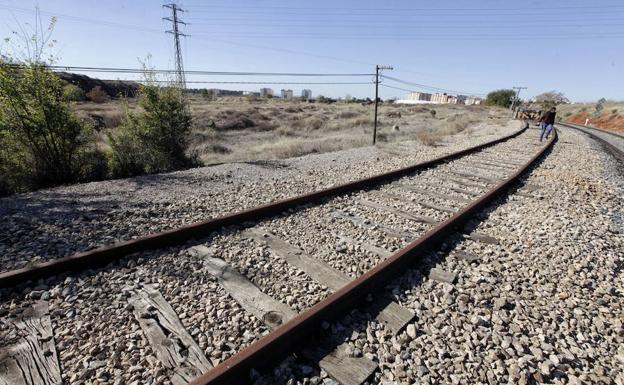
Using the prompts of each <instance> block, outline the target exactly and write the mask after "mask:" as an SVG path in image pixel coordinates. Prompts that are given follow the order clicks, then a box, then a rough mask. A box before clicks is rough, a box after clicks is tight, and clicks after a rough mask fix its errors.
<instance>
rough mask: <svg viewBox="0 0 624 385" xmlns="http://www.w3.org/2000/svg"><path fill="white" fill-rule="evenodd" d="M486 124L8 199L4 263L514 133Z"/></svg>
mask: <svg viewBox="0 0 624 385" xmlns="http://www.w3.org/2000/svg"><path fill="white" fill-rule="evenodd" d="M518 128H519V122H510V123H509V124H507V125H506V126H497V125H488V124H479V125H478V126H475V127H474V128H473V129H471V132H470V133H460V134H457V135H453V136H449V137H448V138H447V139H446V140H445V141H444V142H442V143H441V144H440V145H439V146H437V147H427V146H423V145H421V144H420V143H419V142H417V141H406V142H401V143H400V144H396V145H388V144H385V145H380V146H378V147H361V148H355V149H351V150H346V151H339V152H333V153H324V154H318V155H307V156H303V157H298V158H291V159H285V160H266V161H256V162H242V163H228V164H222V165H218V166H213V167H203V168H197V169H192V170H186V171H181V172H174V173H169V174H159V175H150V176H143V177H137V178H130V179H122V180H114V181H103V182H93V183H87V184H81V185H73V186H68V187H59V188H54V189H49V190H41V191H37V192H32V193H26V194H19V195H15V196H11V197H7V198H2V199H0V216H1V217H2V218H3V220H2V221H1V223H0V234H1V235H0V266H1V267H0V271H7V270H12V269H15V268H19V267H23V266H25V265H28V264H29V263H34V262H38V261H42V260H48V259H52V258H57V257H63V256H67V255H70V254H72V253H75V252H78V251H83V250H87V249H89V248H93V247H96V246H99V245H102V244H110V243H113V242H115V241H119V240H127V239H132V238H136V237H137V236H140V235H144V234H148V233H154V232H159V231H163V230H166V229H171V228H175V227H177V226H180V225H183V224H188V223H192V222H196V221H200V220H206V219H209V218H212V217H215V216H219V215H223V214H227V213H230V212H234V211H239V210H242V209H245V208H249V207H253V206H256V205H259V204H262V203H267V202H271V201H274V200H278V199H283V198H287V197H291V196H294V195H298V194H302V193H305V192H309V191H312V190H317V189H321V188H326V187H330V186H332V185H335V184H339V183H345V182H348V181H352V180H355V179H359V178H363V177H366V176H371V175H374V174H377V173H380V172H382V171H389V170H393V169H396V168H399V167H404V166H407V165H410V164H413V163H416V162H419V161H423V160H427V159H431V158H433V157H436V156H440V155H443V154H447V153H451V152H454V151H457V150H459V149H463V148H467V147H470V146H474V145H477V144H480V143H483V142H486V141H489V140H492V139H494V138H497V137H500V136H503V135H506V134H509V133H511V132H513V131H515V130H517V129H518Z"/></svg>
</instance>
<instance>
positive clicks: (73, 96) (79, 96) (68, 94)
mask: <svg viewBox="0 0 624 385" xmlns="http://www.w3.org/2000/svg"><path fill="white" fill-rule="evenodd" d="M63 95H64V96H65V99H67V100H69V101H70V102H82V101H84V100H86V99H87V96H86V95H85V92H84V91H83V90H82V88H80V87H78V86H77V85H75V84H65V85H64V86H63Z"/></svg>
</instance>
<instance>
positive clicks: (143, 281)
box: [0, 131, 556, 385]
mask: <svg viewBox="0 0 624 385" xmlns="http://www.w3.org/2000/svg"><path fill="white" fill-rule="evenodd" d="M554 135H556V134H554ZM554 140H555V137H554V136H553V138H551V140H550V141H549V142H548V143H539V142H537V140H536V139H535V135H533V134H531V133H529V132H527V131H523V132H520V133H519V134H517V135H515V136H513V137H511V138H508V139H507V140H504V141H501V142H500V143H496V144H492V145H491V146H484V147H483V148H480V149H477V150H473V151H466V152H464V153H462V154H460V155H457V156H452V157H449V158H448V159H445V160H443V161H440V162H437V163H435V164H431V165H430V166H428V167H422V168H417V169H414V170H412V171H409V172H404V173H401V174H397V175H394V176H392V177H391V178H379V179H378V180H374V179H373V180H372V181H371V183H369V184H368V185H367V184H366V183H362V184H361V185H360V186H356V187H355V188H352V189H350V190H349V189H344V191H341V190H340V189H338V190H337V191H335V192H334V193H332V194H324V195H323V194H321V195H319V196H316V197H314V196H313V197H314V199H313V200H312V203H311V204H310V203H308V202H307V201H306V200H305V199H300V200H297V199H295V201H293V202H292V204H288V205H283V206H282V207H278V208H277V209H275V208H274V209H272V210H269V209H260V211H257V212H254V211H253V210H251V212H252V213H253V214H247V215H239V216H234V217H232V218H231V219H229V220H224V221H222V223H220V224H219V226H215V227H214V228H202V231H203V232H206V231H208V232H209V231H213V232H212V233H209V234H204V235H203V237H200V235H201V234H202V232H200V231H199V230H194V228H193V227H192V226H191V227H187V230H186V231H187V233H184V234H183V235H182V236H178V235H179V234H178V235H176V234H175V233H169V234H170V235H167V234H165V235H164V238H161V239H159V238H157V237H156V236H153V237H151V238H147V240H146V241H145V242H147V243H146V244H144V245H146V247H144V248H141V247H136V243H135V244H133V243H132V242H130V243H127V244H126V245H128V244H129V245H130V246H126V248H125V249H124V246H123V245H121V246H120V247H119V248H117V249H116V248H115V246H112V247H109V248H108V249H99V252H100V253H101V254H100V257H99V258H101V260H100V261H99V262H100V264H102V263H105V262H108V261H111V260H115V259H120V261H121V262H120V263H119V264H118V265H112V266H110V267H108V268H105V269H103V270H100V271H96V272H83V273H80V274H78V276H72V275H69V276H67V277H66V278H65V279H64V280H63V281H62V284H57V283H55V281H54V280H55V278H50V279H47V278H49V277H51V276H53V275H55V274H58V273H63V272H64V271H70V270H77V269H78V268H89V267H90V265H89V261H88V260H87V259H84V258H86V257H92V258H94V259H95V260H96V262H97V258H98V251H97V250H96V251H92V252H90V253H91V254H79V255H78V256H77V257H75V258H68V259H66V260H64V262H61V263H60V264H58V265H55V263H56V262H54V261H52V262H48V263H47V264H42V265H39V266H38V267H39V268H41V270H36V269H37V266H35V267H31V268H26V269H22V270H20V271H16V272H8V273H3V274H2V275H0V280H4V281H3V282H2V283H3V286H11V285H15V284H17V283H19V282H23V281H24V280H26V279H29V278H32V279H36V278H41V279H42V280H40V281H39V282H38V283H32V284H31V286H32V287H33V289H34V290H30V289H27V290H26V292H27V295H25V296H24V294H23V293H22V292H21V291H20V290H19V289H17V290H15V291H13V292H10V294H9V295H10V296H11V301H12V302H13V304H14V305H13V306H14V307H15V308H19V309H21V310H20V311H17V312H16V314H19V315H18V316H17V317H13V318H11V322H10V323H9V325H8V327H9V331H10V332H9V333H8V334H7V335H8V336H9V337H10V338H8V339H9V340H8V342H7V341H5V342H6V343H8V346H11V347H12V349H13V350H12V356H11V357H12V358H11V357H9V358H11V359H8V360H7V359H5V360H4V361H3V365H5V368H8V369H6V373H10V374H14V375H16V376H19V373H20V371H21V373H24V368H22V367H21V366H20V365H19V364H18V363H17V361H18V359H17V358H19V357H30V358H29V360H30V361H29V362H31V363H30V370H31V373H30V375H33V376H41V377H45V378H46V379H47V380H49V381H48V382H46V383H58V381H56V380H60V379H63V380H64V381H65V382H76V381H79V380H80V379H81V378H85V379H86V378H92V377H95V378H99V379H101V380H102V381H101V382H111V383H113V382H114V379H118V380H119V381H123V382H127V383H132V382H133V381H138V383H172V384H185V383H188V382H189V381H192V383H194V384H232V383H244V382H246V381H247V380H249V375H250V373H252V374H253V373H254V370H255V369H256V368H262V367H264V366H265V365H269V364H275V363H276V362H279V361H278V360H279V359H281V358H283V357H284V356H285V355H287V354H289V353H291V352H293V351H297V350H299V348H301V347H302V346H304V345H305V342H306V340H307V339H308V338H309V337H310V336H311V335H315V332H314V330H316V329H318V328H319V327H322V326H323V325H324V321H325V320H328V319H333V318H336V317H344V316H345V315H349V314H350V309H351V308H353V307H356V308H360V309H363V310H362V312H364V313H370V314H371V316H372V317H374V318H376V319H377V320H378V321H379V322H381V323H383V324H384V325H386V327H387V328H388V329H390V330H391V331H392V332H394V333H398V332H399V331H400V330H401V329H402V328H404V327H405V325H406V324H407V323H408V322H409V321H410V320H411V319H412V318H413V316H414V314H413V313H412V312H411V311H410V310H408V309H406V308H403V307H402V306H401V305H400V304H399V303H397V302H395V301H394V299H393V298H392V296H391V295H389V294H382V293H383V292H384V290H383V287H384V286H385V284H386V283H387V282H388V281H389V280H391V279H393V277H396V275H397V273H400V272H401V271H402V270H403V269H405V268H406V267H407V266H409V265H411V264H413V263H416V262H417V261H418V258H419V256H420V255H422V253H424V252H425V251H426V250H428V249H430V248H431V247H433V246H434V245H436V244H439V243H442V242H444V241H445V240H449V239H452V237H457V236H460V237H465V238H470V239H472V240H474V241H475V242H482V243H486V244H487V243H495V242H497V240H496V239H495V238H494V237H492V236H490V235H489V234H487V233H478V232H473V231H470V230H465V229H464V228H463V227H461V225H463V224H464V223H465V222H466V221H467V220H468V219H470V218H471V216H472V215H474V214H475V213H476V212H477V211H478V210H480V209H482V208H483V207H484V206H485V205H486V204H488V203H489V202H491V201H492V200H493V199H494V198H496V197H498V196H499V194H501V193H503V192H504V191H505V190H506V189H507V188H509V187H510V185H511V184H512V183H514V182H515V180H516V179H517V177H518V176H519V175H520V174H521V173H522V172H524V170H525V169H526V168H528V167H530V166H531V165H532V164H533V163H534V162H535V161H536V160H538V159H539V158H540V157H541V156H542V155H543V154H544V152H545V151H547V149H548V148H549V147H550V146H551V145H552V144H553V143H554ZM385 179H391V180H388V181H387V180H385ZM521 193H522V192H521ZM263 210H264V211H263ZM276 211H277V213H276ZM279 211H281V212H279ZM458 226H460V227H458ZM194 237H195V238H198V241H193V242H192V243H193V244H192V245H189V244H184V241H186V240H189V239H192V238H194ZM449 237H450V238H449ZM174 241H175V242H179V243H180V244H181V245H179V246H173V247H169V248H165V249H163V250H152V251H145V249H147V248H151V249H153V248H156V247H158V246H172V244H173V243H175V242H174ZM133 245H134V246H133ZM139 246H140V244H139ZM133 252H140V254H138V255H134V256H131V257H128V258H120V257H122V256H124V255H127V254H129V253H133ZM85 256H86V257H85ZM463 257H464V258H467V259H470V258H472V256H471V255H470V254H468V253H466V254H465V255H464V256H463ZM81 258H83V259H81ZM72 264H76V265H72ZM78 264H82V265H78ZM96 265H97V264H94V266H96ZM188 266H193V268H192V269H191V270H189V268H188ZM431 274H433V275H435V276H436V277H437V279H439V280H443V281H444V280H447V281H452V280H453V279H454V278H453V275H452V274H451V273H449V272H446V271H437V270H435V269H434V270H432V272H431ZM367 299H368V302H367V301H366V300H367ZM33 325H34V326H33ZM33 328H34V329H33ZM33 330H36V331H37V333H39V334H37V335H35V334H33V333H35V332H34V331H33ZM41 335H45V336H46V337H45V338H41ZM68 336H69V338H68ZM55 337H57V338H55ZM58 337H62V338H58ZM57 340H61V341H62V342H56V341H57ZM310 345H311V346H310V347H309V348H310V349H311V350H307V351H305V352H304V354H306V355H309V356H310V360H312V361H317V362H319V363H320V366H321V368H323V369H324V370H325V371H326V372H327V373H328V374H329V375H330V376H331V377H333V378H334V379H336V380H337V381H338V382H340V383H341V384H342V385H351V384H356V385H357V384H360V383H362V382H363V381H365V380H366V378H368V377H369V376H370V375H371V374H372V372H374V371H375V370H377V369H378V368H377V365H376V364H375V362H374V361H372V360H371V359H370V358H368V357H365V356H360V357H354V356H352V355H349V354H347V353H345V351H344V349H345V347H344V346H343V345H342V344H341V343H340V341H335V340H334V341H327V340H323V341H321V343H319V344H310ZM120 347H121V348H120ZM244 347H246V348H244ZM242 348H244V349H243V350H241V349H242ZM20 349H21V350H20ZM80 352H82V353H84V352H88V354H89V355H90V356H91V357H93V358H94V359H93V360H90V361H89V362H84V361H82V360H80V359H79V357H81V356H83V355H82V354H79V353H80ZM146 352H147V353H149V354H145V353H146ZM145 357H149V359H148V358H145ZM146 360H147V361H146ZM150 360H152V361H154V362H149V361H150ZM59 363H60V365H59ZM146 367H152V368H156V369H155V370H152V371H149V372H148V371H146V370H145V368H146ZM66 372H67V373H70V372H71V373H73V374H72V376H71V377H70V376H68V375H67V374H66ZM202 373H204V374H203V375H202ZM200 375H201V376H200ZM1 376H2V374H0V383H2V380H3V379H4V378H3V377H1ZM23 376H24V377H25V376H26V374H24V375H23ZM123 382H120V383H123ZM26 383H29V382H28V381H26Z"/></svg>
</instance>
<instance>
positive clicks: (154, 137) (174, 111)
mask: <svg viewBox="0 0 624 385" xmlns="http://www.w3.org/2000/svg"><path fill="white" fill-rule="evenodd" d="M139 106H140V108H141V110H140V112H136V113H133V112H130V111H129V110H128V109H126V115H125V117H124V120H123V122H122V124H121V126H120V127H119V129H118V130H116V132H115V133H114V134H112V135H110V136H109V139H110V144H111V148H112V150H113V151H112V154H111V171H112V174H113V176H114V177H127V176H133V175H140V174H145V173H156V172H164V171H171V170H179V169H182V168H188V167H192V166H194V165H196V164H197V160H196V158H195V157H190V156H188V155H187V153H186V151H187V146H188V142H187V140H188V135H189V133H190V130H191V114H190V112H189V109H188V107H187V105H186V101H185V100H184V98H183V95H182V91H181V90H180V89H179V88H177V87H161V86H159V85H156V84H151V83H150V84H148V85H144V86H141V89H140V91H139Z"/></svg>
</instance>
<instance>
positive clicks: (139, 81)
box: [104, 79, 374, 85]
mask: <svg viewBox="0 0 624 385" xmlns="http://www.w3.org/2000/svg"><path fill="white" fill-rule="evenodd" d="M104 80H105V79H104ZM117 80H119V81H126V82H137V83H167V84H169V83H171V82H170V81H168V80H146V81H142V80H136V79H115V81H117ZM111 81H113V80H111ZM186 83H187V84H266V85H269V84H271V85H281V84H284V85H288V84H290V85H327V84H333V85H347V84H349V85H350V84H367V85H368V84H373V83H374V82H372V81H370V82H280V81H266V82H249V81H240V82H236V81H234V82H232V81H203V80H187V81H186Z"/></svg>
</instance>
